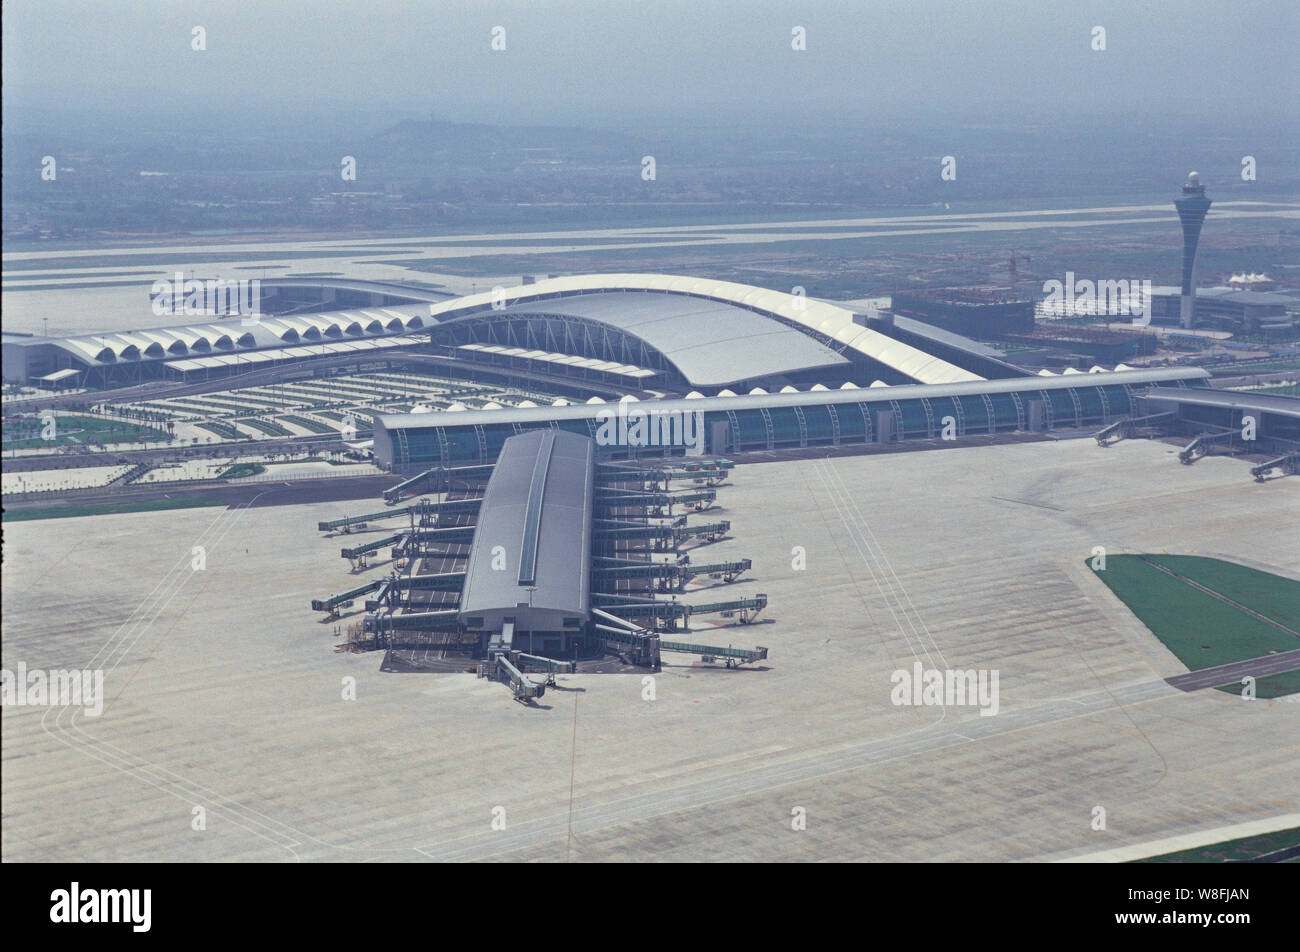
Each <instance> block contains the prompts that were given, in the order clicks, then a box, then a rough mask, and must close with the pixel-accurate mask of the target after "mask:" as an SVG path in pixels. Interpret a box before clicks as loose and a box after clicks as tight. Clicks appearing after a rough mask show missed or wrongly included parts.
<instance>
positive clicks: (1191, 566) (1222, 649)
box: [1089, 555, 1300, 685]
mask: <svg viewBox="0 0 1300 952" xmlns="http://www.w3.org/2000/svg"><path fill="white" fill-rule="evenodd" d="M1149 558H1152V559H1153V560H1158V561H1159V562H1160V563H1161V564H1162V565H1166V566H1167V567H1168V568H1171V569H1173V570H1174V571H1176V572H1178V573H1179V574H1182V575H1186V576H1187V577H1188V578H1192V579H1194V580H1195V581H1197V582H1199V583H1200V584H1202V585H1204V586H1206V587H1207V588H1210V589H1212V590H1214V591H1216V592H1219V593H1220V594H1222V595H1224V596H1226V597H1227V598H1230V599H1232V600H1233V601H1236V602H1239V603H1240V604H1242V605H1245V606H1246V607H1248V608H1250V609H1251V610H1252V611H1255V612H1258V613H1260V614H1261V615H1264V616H1266V617H1269V618H1272V619H1273V620H1275V621H1277V622H1280V623H1281V624H1283V625H1286V626H1287V627H1288V628H1293V627H1294V624H1295V618H1296V612H1297V611H1300V608H1298V606H1300V601H1298V600H1300V582H1295V581H1292V580H1291V579H1286V578H1282V577H1281V576H1279V575H1272V574H1270V573H1268V572H1260V571H1257V570H1255V569H1251V568H1247V567H1246V566H1243V565H1235V564H1233V563H1231V562H1223V561H1221V560H1219V559H1206V558H1200V557H1196V556H1165V555H1161V556H1149ZM1089 567H1091V560H1089ZM1093 571H1094V572H1096V574H1097V577H1098V578H1100V579H1101V580H1102V581H1103V582H1105V583H1106V585H1107V586H1108V587H1109V588H1110V590H1111V591H1112V592H1114V593H1115V595H1116V596H1117V597H1118V598H1119V599H1120V601H1122V602H1123V603H1124V604H1125V605H1127V606H1128V608H1129V610H1130V611H1132V612H1133V614H1134V615H1136V616H1137V617H1138V619H1139V620H1140V621H1141V622H1142V624H1144V625H1146V626H1147V628H1149V629H1151V633H1152V634H1154V635H1155V636H1156V637H1157V638H1159V639H1160V641H1161V642H1162V643H1163V644H1164V645H1165V647H1167V648H1168V649H1169V650H1170V651H1172V652H1173V653H1174V655H1175V656H1176V657H1177V658H1178V660H1179V661H1181V662H1182V663H1183V664H1185V665H1186V666H1187V668H1188V669H1189V670H1191V671H1199V670H1201V669H1202V668H1212V667H1215V666H1217V665H1221V664H1231V663H1232V662H1234V661H1245V660H1247V659H1249V658H1258V657H1260V656H1261V655H1266V654H1268V653H1270V652H1280V651H1291V650H1294V649H1296V648H1300V638H1296V637H1295V636H1294V635H1289V634H1287V633H1286V632H1284V631H1280V630H1279V629H1277V628H1274V627H1273V626H1271V625H1268V624H1265V623H1264V622H1262V621H1260V620H1259V619H1257V618H1254V617H1252V616H1250V615H1248V614H1246V613H1245V612H1243V611H1241V610H1240V609H1238V608H1236V607H1234V606H1232V605H1229V604H1227V603H1226V602H1223V601H1221V600H1219V599H1217V598H1214V597H1213V596H1211V595H1208V594H1206V593H1205V592H1202V591H1199V590H1198V589H1195V588H1193V587H1192V586H1190V585H1188V584H1187V583H1186V582H1183V581H1181V580H1179V579H1176V578H1174V577H1172V576H1170V575H1166V574H1165V573H1164V572H1161V571H1160V570H1159V569H1158V568H1156V567H1155V566H1153V565H1149V564H1147V563H1146V562H1144V561H1143V559H1142V557H1140V556H1137V555H1111V556H1108V557H1107V559H1106V568H1105V570H1103V571H1097V570H1096V569H1093ZM1273 677H1279V676H1277V675H1274V676H1273ZM1264 680H1265V679H1264V678H1261V679H1259V682H1257V685H1258V684H1259V683H1262V682H1263V681H1264Z"/></svg>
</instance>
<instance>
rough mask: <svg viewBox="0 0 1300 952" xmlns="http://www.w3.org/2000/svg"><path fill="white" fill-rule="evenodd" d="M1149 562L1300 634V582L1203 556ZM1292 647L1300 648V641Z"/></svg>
mask: <svg viewBox="0 0 1300 952" xmlns="http://www.w3.org/2000/svg"><path fill="white" fill-rule="evenodd" d="M1147 558H1149V559H1150V560H1151V561H1152V562H1157V563H1159V564H1160V565H1163V566H1164V567H1165V568H1167V569H1172V570H1173V571H1175V572H1177V573H1178V574H1179V575H1183V576H1186V577H1187V578H1190V579H1191V580H1192V581H1194V582H1199V583H1201V584H1202V585H1204V586H1205V587H1206V588H1209V589H1213V590H1214V591H1216V592H1218V593H1219V594H1220V595H1225V596H1227V597H1228V598H1230V599H1232V600H1233V601H1234V602H1239V603H1240V604H1242V605H1245V606H1246V607H1247V608H1249V609H1251V610H1253V611H1257V612H1259V613H1260V614H1261V615H1264V616H1266V617H1268V618H1271V619H1273V621H1276V622H1279V623H1281V624H1283V625H1286V626H1287V627H1288V628H1290V629H1291V630H1292V631H1300V582H1295V581H1292V580H1291V579H1289V578H1283V577H1282V576H1280V575H1273V574H1272V573H1269V572H1261V571H1259V570H1257V569H1252V568H1247V567H1246V566H1244V565H1238V564H1237V563H1236V562H1225V561H1223V560H1222V559H1208V558H1205V557H1203V556H1199V555H1148V556H1147ZM1292 647H1294V648H1300V640H1298V641H1297V643H1296V644H1295V645H1292Z"/></svg>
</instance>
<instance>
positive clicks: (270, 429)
mask: <svg viewBox="0 0 1300 952" xmlns="http://www.w3.org/2000/svg"><path fill="white" fill-rule="evenodd" d="M239 422H240V424H242V425H243V426H246V427H250V428H251V429H254V430H257V431H258V432H260V433H265V434H266V435H267V436H293V434H292V433H290V432H289V431H288V430H286V429H285V428H284V427H282V426H281V425H280V424H278V423H273V422H272V421H270V420H253V419H248V420H240V421H239Z"/></svg>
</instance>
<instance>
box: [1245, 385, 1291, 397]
mask: <svg viewBox="0 0 1300 952" xmlns="http://www.w3.org/2000/svg"><path fill="white" fill-rule="evenodd" d="M1248 392H1249V393H1271V394H1275V395H1276V396H1279V397H1300V383H1286V384H1282V385H1281V386H1277V387H1256V388H1255V389H1254V390H1250V391H1248Z"/></svg>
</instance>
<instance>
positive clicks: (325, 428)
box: [280, 415, 338, 433]
mask: <svg viewBox="0 0 1300 952" xmlns="http://www.w3.org/2000/svg"><path fill="white" fill-rule="evenodd" d="M280 419H281V420H282V421H283V422H285V423H292V424H293V425H294V426H300V427H302V428H303V429H304V430H309V431H310V432H312V433H337V432H338V431H337V430H335V429H334V427H332V426H330V425H329V424H327V423H320V422H317V421H316V420H308V419H307V418H306V417H300V416H287V415H286V416H282V417H280Z"/></svg>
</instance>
